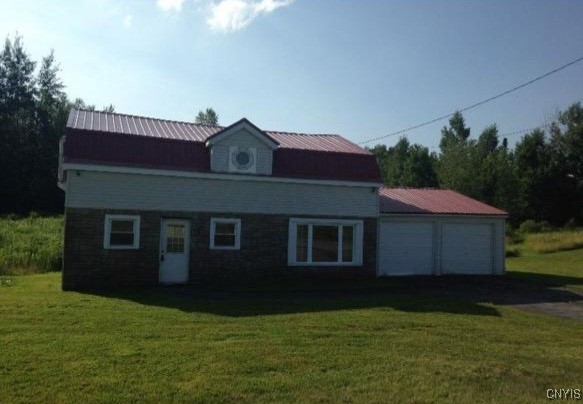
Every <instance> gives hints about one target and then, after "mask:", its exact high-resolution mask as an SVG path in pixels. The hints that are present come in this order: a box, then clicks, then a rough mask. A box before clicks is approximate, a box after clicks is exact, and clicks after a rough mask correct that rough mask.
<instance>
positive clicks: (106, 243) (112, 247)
mask: <svg viewBox="0 0 583 404" xmlns="http://www.w3.org/2000/svg"><path fill="white" fill-rule="evenodd" d="M114 220H131V221H132V222H133V224H134V228H133V233H134V243H133V244H131V245H130V244H126V245H111V243H110V237H111V222H113V221H114ZM103 248H104V249H106V250H137V249H138V248H140V216H139V215H105V231H104V234H103Z"/></svg>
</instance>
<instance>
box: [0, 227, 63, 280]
mask: <svg viewBox="0 0 583 404" xmlns="http://www.w3.org/2000/svg"><path fill="white" fill-rule="evenodd" d="M62 249H63V217H62V216H54V217H40V216H36V215H33V216H30V217H25V218H16V217H0V275H11V274H27V273H38V272H47V271H55V270H60V269H61V256H62Z"/></svg>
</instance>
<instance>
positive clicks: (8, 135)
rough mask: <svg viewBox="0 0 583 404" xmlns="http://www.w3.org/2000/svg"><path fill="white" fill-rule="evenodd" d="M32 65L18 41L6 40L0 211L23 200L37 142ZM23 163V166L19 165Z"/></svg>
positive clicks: (0, 76) (1, 66)
mask: <svg viewBox="0 0 583 404" xmlns="http://www.w3.org/2000/svg"><path fill="white" fill-rule="evenodd" d="M35 66H36V63H35V62H34V61H32V60H31V59H30V57H29V56H28V54H27V53H26V51H25V50H24V47H23V44H22V39H21V37H20V36H19V35H16V36H15V38H14V40H13V41H11V40H10V38H6V41H5V43H4V48H3V50H2V52H1V53H0V90H1V91H0V145H1V146H0V156H1V157H0V158H1V160H0V164H1V167H0V169H2V175H1V176H0V178H1V179H0V188H1V189H3V191H4V192H5V195H9V197H8V198H0V199H1V200H0V210H2V211H6V210H14V209H18V208H20V206H21V205H22V200H23V199H24V198H26V194H27V192H26V189H27V187H28V179H29V177H30V175H31V167H30V165H29V164H27V163H26V162H30V163H33V162H34V159H35V156H34V148H35V146H36V142H37V139H35V137H36V134H37V120H36V95H37V90H36V80H35V76H34V69H35ZM23 162H24V164H23Z"/></svg>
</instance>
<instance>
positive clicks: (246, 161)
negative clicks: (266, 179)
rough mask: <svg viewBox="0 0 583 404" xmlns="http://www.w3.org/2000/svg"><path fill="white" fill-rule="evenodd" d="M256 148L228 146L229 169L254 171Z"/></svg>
mask: <svg viewBox="0 0 583 404" xmlns="http://www.w3.org/2000/svg"><path fill="white" fill-rule="evenodd" d="M256 157H257V148H255V147H238V146H230V147H229V171H232V172H239V173H250V174H253V173H255V171H256V170H255V169H256V167H255V165H256V164H255V163H256Z"/></svg>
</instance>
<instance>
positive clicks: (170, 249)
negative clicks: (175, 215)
mask: <svg viewBox="0 0 583 404" xmlns="http://www.w3.org/2000/svg"><path fill="white" fill-rule="evenodd" d="M166 252H167V253H183V252H184V226H183V225H178V224H169V225H166Z"/></svg>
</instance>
